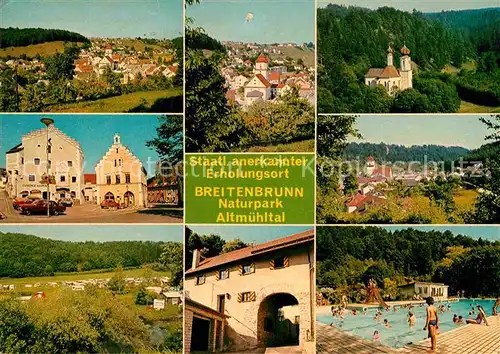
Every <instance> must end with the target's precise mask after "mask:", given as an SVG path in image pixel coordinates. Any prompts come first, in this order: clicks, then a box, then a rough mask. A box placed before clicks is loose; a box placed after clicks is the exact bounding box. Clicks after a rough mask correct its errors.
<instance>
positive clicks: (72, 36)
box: [0, 27, 90, 48]
mask: <svg viewBox="0 0 500 354" xmlns="http://www.w3.org/2000/svg"><path fill="white" fill-rule="evenodd" d="M56 41H64V42H84V43H90V41H89V39H88V38H86V37H84V36H82V35H81V34H79V33H75V32H71V31H66V30H61V29H45V28H13V27H9V28H0V48H7V47H24V46H28V45H32V44H39V43H45V42H56Z"/></svg>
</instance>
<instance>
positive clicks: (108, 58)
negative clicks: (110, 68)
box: [105, 55, 114, 63]
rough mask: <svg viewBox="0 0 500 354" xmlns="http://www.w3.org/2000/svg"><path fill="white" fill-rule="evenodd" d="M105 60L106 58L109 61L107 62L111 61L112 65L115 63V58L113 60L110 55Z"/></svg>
mask: <svg viewBox="0 0 500 354" xmlns="http://www.w3.org/2000/svg"><path fill="white" fill-rule="evenodd" d="M105 58H106V60H107V61H109V62H110V63H114V60H113V58H111V57H110V56H108V55H107V56H106V57H105Z"/></svg>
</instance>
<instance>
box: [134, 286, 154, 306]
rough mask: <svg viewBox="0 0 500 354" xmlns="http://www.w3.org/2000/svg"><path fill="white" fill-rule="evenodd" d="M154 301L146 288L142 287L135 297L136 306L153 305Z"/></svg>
mask: <svg viewBox="0 0 500 354" xmlns="http://www.w3.org/2000/svg"><path fill="white" fill-rule="evenodd" d="M153 302H154V299H152V298H151V296H150V295H149V294H148V292H147V291H146V289H145V288H144V287H141V288H140V289H139V291H138V292H137V295H136V296H135V304H136V305H151V304H153Z"/></svg>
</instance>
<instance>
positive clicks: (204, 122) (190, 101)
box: [185, 28, 244, 152]
mask: <svg viewBox="0 0 500 354" xmlns="http://www.w3.org/2000/svg"><path fill="white" fill-rule="evenodd" d="M200 33H202V32H201V30H199V29H198V30H195V29H189V28H188V29H187V30H186V43H188V47H187V48H186V65H185V66H186V69H185V71H186V77H187V81H186V92H185V102H186V107H185V115H186V151H187V152H218V151H229V150H230V149H231V148H233V147H235V146H238V145H239V143H240V140H241V138H242V136H243V134H244V130H243V129H242V127H243V120H242V118H241V117H240V115H238V114H237V112H236V109H235V107H233V106H232V105H231V104H230V103H229V102H228V100H227V98H226V92H227V88H226V86H225V80H224V78H223V77H222V75H221V74H220V72H219V62H218V56H217V55H212V56H211V57H210V58H207V57H205V55H204V54H203V52H202V51H201V50H199V49H191V48H190V47H189V43H196V41H197V40H198V38H199V36H200Z"/></svg>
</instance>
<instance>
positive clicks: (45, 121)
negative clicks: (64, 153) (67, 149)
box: [40, 117, 54, 217]
mask: <svg viewBox="0 0 500 354" xmlns="http://www.w3.org/2000/svg"><path fill="white" fill-rule="evenodd" d="M40 122H42V123H43V124H44V125H45V126H46V127H47V129H46V130H47V171H46V182H47V216H48V217H50V176H49V126H51V125H52V124H54V120H53V119H52V118H49V117H42V119H40Z"/></svg>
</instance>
